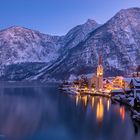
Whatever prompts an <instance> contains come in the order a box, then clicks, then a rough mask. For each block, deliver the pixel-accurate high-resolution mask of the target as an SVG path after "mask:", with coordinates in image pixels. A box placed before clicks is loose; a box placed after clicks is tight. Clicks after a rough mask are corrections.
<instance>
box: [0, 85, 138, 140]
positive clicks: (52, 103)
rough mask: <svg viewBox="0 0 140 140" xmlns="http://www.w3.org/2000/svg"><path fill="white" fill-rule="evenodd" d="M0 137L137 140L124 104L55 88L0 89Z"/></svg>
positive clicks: (55, 139) (33, 139) (135, 129)
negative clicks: (73, 94) (66, 92)
mask: <svg viewBox="0 0 140 140" xmlns="http://www.w3.org/2000/svg"><path fill="white" fill-rule="evenodd" d="M0 92H1V94H0V140H1V139H4V140H46V139H48V140H78V139H80V140H93V139H94V140H100V139H103V140H119V139H124V140H138V139H139V138H140V130H139V127H137V125H136V124H134V123H133V122H132V120H131V118H130V115H129V112H128V110H127V109H126V108H125V107H124V106H119V105H116V104H112V102H111V100H110V99H107V98H100V97H97V96H96V97H90V96H70V95H66V94H64V93H61V92H59V91H58V90H57V88H56V87H40V88H39V87H38V88H34V87H32V88H31V87H30V88H6V89H4V88H3V89H1V90H0Z"/></svg>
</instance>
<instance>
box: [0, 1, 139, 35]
mask: <svg viewBox="0 0 140 140" xmlns="http://www.w3.org/2000/svg"><path fill="white" fill-rule="evenodd" d="M130 7H140V0H0V29H4V28H7V27H10V26H22V27H26V28H30V29H34V30H38V31H40V32H42V33H47V34H52V35H64V34H66V33H67V32H68V31H69V30H70V29H71V28H73V27H74V26H76V25H79V24H83V23H84V22H86V21H87V19H94V20H96V21H97V22H98V23H100V24H103V23H105V22H106V21H107V20H109V19H110V18H111V17H113V16H114V15H115V14H116V13H117V12H118V11H120V10H121V9H126V8H130Z"/></svg>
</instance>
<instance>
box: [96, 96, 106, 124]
mask: <svg viewBox="0 0 140 140" xmlns="http://www.w3.org/2000/svg"><path fill="white" fill-rule="evenodd" d="M103 117H104V106H103V102H102V99H101V98H100V101H99V102H98V103H97V110H96V119H97V121H98V122H99V123H101V122H102V121H103Z"/></svg>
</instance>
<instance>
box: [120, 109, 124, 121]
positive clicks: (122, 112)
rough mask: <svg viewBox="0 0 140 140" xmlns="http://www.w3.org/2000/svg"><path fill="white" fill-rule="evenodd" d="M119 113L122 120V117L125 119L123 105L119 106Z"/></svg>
mask: <svg viewBox="0 0 140 140" xmlns="http://www.w3.org/2000/svg"><path fill="white" fill-rule="evenodd" d="M120 115H121V118H122V121H124V119H125V108H124V107H120Z"/></svg>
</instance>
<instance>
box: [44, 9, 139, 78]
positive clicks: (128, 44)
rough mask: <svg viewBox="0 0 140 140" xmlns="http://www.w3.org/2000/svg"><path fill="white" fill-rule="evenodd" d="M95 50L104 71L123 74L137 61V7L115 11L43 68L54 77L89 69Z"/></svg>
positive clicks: (96, 57) (94, 65) (91, 65)
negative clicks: (110, 16)
mask: <svg viewBox="0 0 140 140" xmlns="http://www.w3.org/2000/svg"><path fill="white" fill-rule="evenodd" d="M99 54H101V55H102V57H103V62H104V69H105V74H106V75H112V74H113V75H119V74H126V73H127V72H131V71H133V70H134V69H135V68H136V67H137V66H138V65H140V8H130V9H125V10H121V11H120V12H118V13H117V14H116V15H115V16H114V17H113V18H111V19H110V20H109V21H108V22H107V23H105V24H104V25H102V26H100V27H99V28H97V29H95V30H93V31H92V32H91V33H89V34H88V35H87V37H86V38H85V39H84V40H82V41H81V42H80V43H79V44H78V45H76V46H75V47H74V48H71V49H70V50H69V51H68V52H67V54H66V55H65V56H63V59H59V60H58V61H57V62H56V63H54V65H52V66H51V67H50V68H49V69H46V73H47V74H48V73H49V76H50V77H57V78H62V77H64V78H68V77H69V76H70V74H76V75H78V74H82V73H92V72H94V70H95V69H96V66H97V62H98V55H99ZM43 77H44V75H42V78H43Z"/></svg>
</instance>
